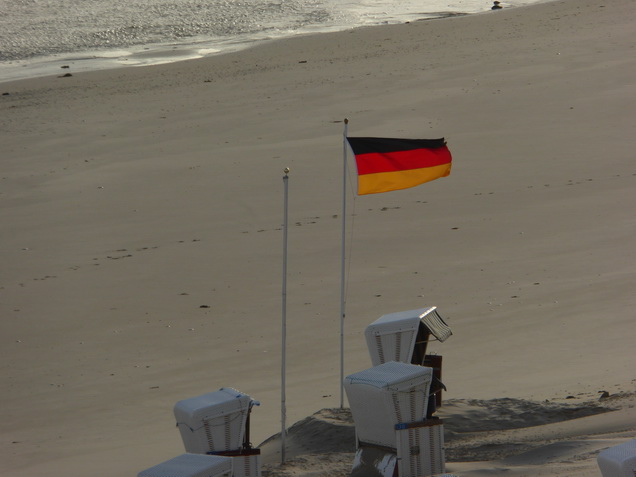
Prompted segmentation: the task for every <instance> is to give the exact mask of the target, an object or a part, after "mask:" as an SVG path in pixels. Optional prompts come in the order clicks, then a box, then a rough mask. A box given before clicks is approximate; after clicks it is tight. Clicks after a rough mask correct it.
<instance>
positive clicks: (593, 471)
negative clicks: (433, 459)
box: [0, 0, 636, 477]
mask: <svg viewBox="0 0 636 477" xmlns="http://www.w3.org/2000/svg"><path fill="white" fill-rule="evenodd" d="M633 7H634V2H633V1H632V0H616V1H614V2H611V3H604V2H600V3H599V2H595V1H590V0H565V1H554V2H548V3H544V4H539V5H533V6H529V7H520V8H514V9H511V8H504V9H503V10H501V11H497V12H488V13H485V14H480V15H473V16H465V17H455V18H447V19H442V20H433V21H421V22H412V23H409V24H403V25H386V26H379V27H370V28H361V29H356V30H353V31H346V32H339V33H329V34H320V35H315V36H299V37H296V38H292V39H287V40H281V41H275V42H270V43H265V44H262V45H260V46H256V47H254V48H250V49H248V50H244V51H240V52H235V53H232V54H227V55H221V56H216V57H211V58H207V59H200V60H193V61H187V62H180V63H174V64H168V65H160V66H152V67H140V68H128V69H116V70H107V71H98V72H90V73H81V74H73V71H72V68H70V69H64V70H62V69H60V70H59V71H52V72H51V74H52V76H50V77H44V78H37V79H31V80H23V81H18V82H9V83H3V84H0V93H2V96H0V109H1V113H0V142H1V144H2V170H1V173H0V222H1V223H2V224H3V227H2V229H1V231H0V243H1V253H2V267H0V270H1V271H0V311H1V316H2V320H1V322H0V323H1V325H0V326H1V327H2V328H1V333H0V335H1V339H2V346H1V358H2V359H1V363H2V364H1V366H2V373H1V383H0V396H1V404H2V424H1V425H0V434H1V436H2V439H1V441H0V473H1V474H2V475H4V476H11V477H26V476H28V477H33V476H69V475H88V474H90V475H93V476H113V475H122V476H123V475H136V474H137V473H138V472H140V471H141V470H143V469H146V468H148V467H151V466H153V465H156V464H158V463H160V462H162V461H165V460H168V459H170V458H172V457H175V456H177V455H179V454H181V453H183V445H182V442H181V439H180V436H179V432H178V431H177V429H176V428H175V422H174V417H173V414H172V408H173V406H174V404H175V403H176V402H177V401H179V400H182V399H186V398H189V397H193V396H198V395H200V394H204V393H207V392H212V391H215V390H217V389H219V388H221V387H233V388H236V389H238V390H240V391H242V392H244V393H247V394H249V395H250V396H252V397H253V398H254V399H256V400H258V401H260V402H261V405H260V406H259V407H256V408H254V410H253V412H252V419H251V439H252V442H253V444H254V445H258V444H260V443H261V442H263V441H265V440H266V439H268V438H270V436H273V435H275V434H276V433H277V432H279V431H280V428H281V419H280V416H281V413H280V408H281V405H280V401H281V394H280V380H281V301H282V300H281V280H282V257H283V247H282V237H283V233H282V223H283V180H282V177H283V175H284V174H283V169H284V168H285V167H289V168H290V169H291V172H290V174H289V217H290V227H289V244H288V251H289V259H288V281H287V286H288V288H287V349H286V351H287V366H286V368H287V370H286V407H287V419H286V422H287V425H288V426H291V425H292V424H294V423H296V422H299V425H297V426H294V428H293V431H294V432H290V438H289V442H288V445H289V453H288V457H289V462H288V464H286V465H285V466H284V467H283V468H281V467H280V465H279V464H278V460H277V459H279V456H278V454H277V452H279V450H277V446H276V439H275V438H274V440H271V441H269V442H268V443H267V444H264V445H263V460H264V469H265V472H264V473H267V475H270V476H274V475H295V476H344V475H347V472H348V471H349V470H350V466H351V463H352V456H353V454H352V452H353V450H354V449H355V442H354V437H353V430H352V429H353V428H352V424H351V422H350V419H349V418H348V417H347V413H346V409H342V410H341V409H339V400H340V392H341V389H340V344H339V339H340V233H341V214H342V209H341V207H342V155H343V154H342V152H343V142H342V133H343V119H344V118H349V120H350V123H349V134H350V135H351V136H396V137H424V138H435V137H442V136H443V137H445V138H446V139H447V141H448V145H449V148H450V150H451V152H452V153H453V157H454V162H453V171H452V173H451V175H450V176H449V177H447V178H444V179H440V180H437V181H434V182H431V183H429V184H425V185H423V186H421V187H416V188H413V189H408V190H404V191H397V192H391V193H386V194H377V195H369V196H362V197H355V194H353V193H351V190H352V188H353V187H355V168H354V167H353V165H352V164H350V167H349V170H350V175H349V181H350V182H349V186H350V187H349V189H348V190H349V194H348V211H347V214H348V219H347V220H348V233H347V250H348V252H347V262H346V263H347V274H346V276H347V281H346V283H347V294H346V297H347V302H346V303H347V304H346V320H345V350H346V353H345V374H346V375H348V374H351V373H355V372H358V371H361V370H364V369H367V368H369V367H370V366H371V363H370V359H369V355H368V351H367V349H366V344H365V341H364V336H363V333H364V329H365V327H366V326H367V325H368V324H369V323H371V322H373V321H375V320H376V319H377V318H379V317H380V316H382V315H384V314H387V313H393V312H396V311H404V310H411V309H416V308H421V307H424V306H430V305H434V306H437V307H438V309H439V311H440V314H441V315H442V316H443V317H444V318H445V319H446V321H447V323H448V324H449V325H450V327H451V328H452V330H453V333H454V335H453V336H452V337H451V338H450V339H449V340H447V341H446V342H444V343H435V344H434V346H432V348H433V349H432V351H434V352H437V353H438V354H441V355H443V357H444V368H443V378H444V383H445V384H446V386H447V388H448V392H446V393H445V394H444V398H445V399H446V400H447V401H446V403H445V404H446V405H445V406H444V407H443V408H442V409H441V410H440V416H441V417H443V418H444V419H445V420H446V421H445V422H446V423H447V424H446V429H447V453H448V459H447V460H448V464H447V470H448V471H449V472H454V473H457V474H458V475H460V476H487V475H499V474H504V473H505V474H506V475H509V476H522V475H532V476H542V475H546V476H547V475H561V476H574V475H577V476H596V475H598V474H599V472H598V467H597V466H596V454H597V453H598V451H599V450H600V449H603V448H606V447H609V446H612V445H615V444H619V443H622V442H624V441H626V440H629V439H633V438H636V416H635V408H634V402H635V393H636V380H635V378H636V376H635V375H634V374H635V373H634V369H635V366H634V365H635V363H636V352H635V351H634V350H635V347H634V336H636V320H634V312H633V310H634V304H635V301H636V298H635V296H636V295H634V289H635V286H636V280H635V271H636V266H635V263H636V261H635V258H636V257H635V256H634V255H635V254H634V251H635V246H634V245H635V244H634V225H635V220H634V213H633V210H634V206H635V205H636V187H635V184H634V182H635V180H636V170H635V169H634V162H633V157H634V145H635V140H634V137H635V136H634V111H636V104H635V103H636V83H634V77H635V74H636V62H635V55H634V42H633V32H634V31H635V28H636V15H635V14H634V9H633ZM66 73H70V74H71V76H66V77H65V76H64V75H65V74H66ZM600 391H605V392H607V393H608V394H609V396H610V397H609V398H606V399H603V400H602V401H599V397H600V396H601V394H600ZM347 406H348V404H347V403H346V400H345V408H346V407H347ZM599 406H600V407H603V408H604V409H602V410H608V409H612V410H614V411H612V412H606V413H600V414H599V412H600V409H599ZM573 407H574V408H577V409H579V408H581V409H584V410H588V411H589V414H592V415H588V416H586V417H580V416H585V415H586V414H588V413H587V412H585V411H576V412H574V411H572V409H571V408H573ZM316 412H318V414H317V415H314V413H316ZM580 412H582V413H583V414H580ZM572 416H576V417H577V418H576V419H571V417H572ZM323 421H325V422H327V424H328V425H327V426H325V425H324V422H323ZM484 426H486V429H484ZM488 426H490V427H488ZM303 429H305V430H304V431H303ZM343 429H346V432H345V431H344V430H343ZM299 430H300V431H299Z"/></svg>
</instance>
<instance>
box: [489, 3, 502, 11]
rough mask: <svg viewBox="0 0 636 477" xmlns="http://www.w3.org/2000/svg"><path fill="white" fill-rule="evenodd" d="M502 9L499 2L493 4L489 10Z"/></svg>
mask: <svg viewBox="0 0 636 477" xmlns="http://www.w3.org/2000/svg"><path fill="white" fill-rule="evenodd" d="M502 8H503V7H502V6H501V2H497V1H495V2H494V5H493V6H492V7H491V8H490V9H491V10H501V9H502Z"/></svg>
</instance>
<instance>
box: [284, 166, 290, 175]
mask: <svg viewBox="0 0 636 477" xmlns="http://www.w3.org/2000/svg"><path fill="white" fill-rule="evenodd" d="M283 172H284V173H285V175H287V174H289V167H286V168H285V169H283Z"/></svg>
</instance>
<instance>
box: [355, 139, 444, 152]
mask: <svg viewBox="0 0 636 477" xmlns="http://www.w3.org/2000/svg"><path fill="white" fill-rule="evenodd" d="M347 141H349V144H350V145H351V149H352V150H353V153H354V154H356V155H358V154H368V153H372V152H380V153H387V152H398V151H411V150H413V149H437V148H439V147H443V146H444V145H445V144H446V141H445V140H444V138H443V137H442V138H439V139H402V138H391V137H348V138H347Z"/></svg>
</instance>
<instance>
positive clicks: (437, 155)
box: [356, 146, 452, 175]
mask: <svg viewBox="0 0 636 477" xmlns="http://www.w3.org/2000/svg"><path fill="white" fill-rule="evenodd" d="M451 160H452V158H451V154H450V151H449V150H448V148H447V147H446V146H444V147H439V148H435V149H411V150H410V151H396V152H384V153H379V152H375V153H367V154H359V155H356V164H357V165H358V175H364V174H376V173H378V172H394V171H405V170H410V169H421V168H423V167H435V166H441V165H442V164H448V163H449V162H451Z"/></svg>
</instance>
